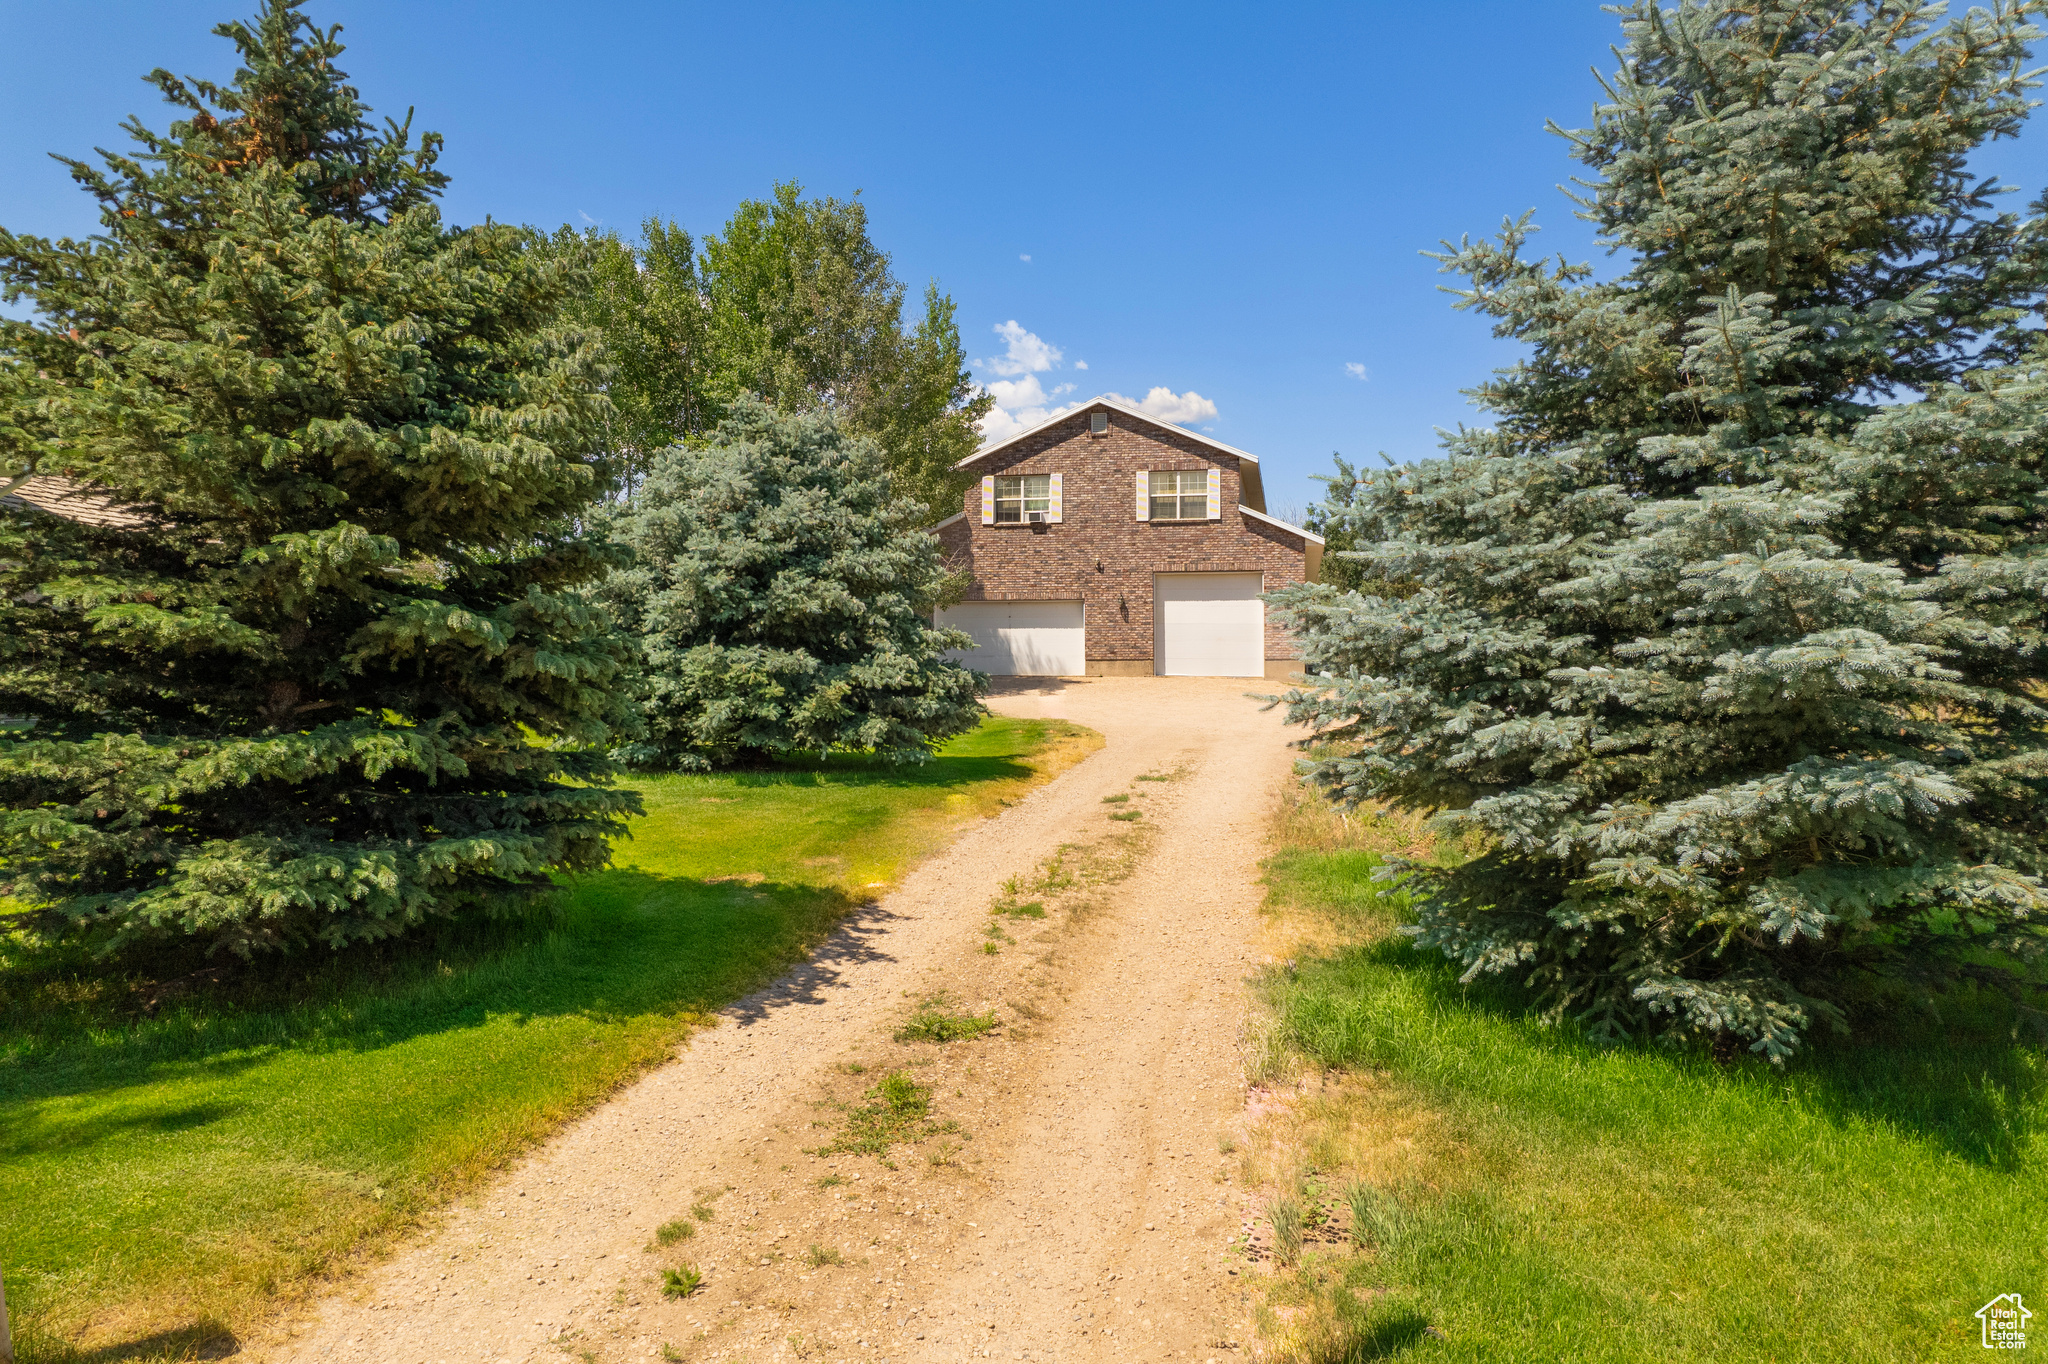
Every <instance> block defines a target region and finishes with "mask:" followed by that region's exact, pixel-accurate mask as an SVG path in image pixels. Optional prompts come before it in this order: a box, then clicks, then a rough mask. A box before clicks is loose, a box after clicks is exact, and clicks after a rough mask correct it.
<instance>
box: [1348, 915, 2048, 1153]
mask: <svg viewBox="0 0 2048 1364" xmlns="http://www.w3.org/2000/svg"><path fill="white" fill-rule="evenodd" d="M1353 952H1354V953H1355V954H1356V958H1357V959H1358V960H1360V961H1362V962H1364V963H1369V964H1370V965H1373V966H1377V967H1380V968H1384V969H1388V970H1392V971H1397V972H1399V973H1401V974H1402V975H1404V976H1406V977H1408V978H1409V979H1411V980H1413V981H1415V982H1416V983H1418V984H1420V985H1421V986H1422V987H1423V989H1424V990H1425V991H1426V993H1427V994H1428V996H1429V999H1430V1002H1431V1005H1432V1006H1433V1007H1434V1008H1437V1009H1441V1010H1445V1011H1456V1010H1464V1011H1469V1012H1474V1013H1478V1014H1481V1015H1484V1016H1486V1017H1489V1018H1492V1019H1494V1020H1496V1021H1498V1022H1502V1023H1506V1024H1509V1025H1511V1026H1512V1027H1514V1028H1515V1030H1516V1032H1517V1034H1518V1037H1519V1039H1520V1041H1521V1043H1522V1044H1523V1045H1526V1046H1529V1047H1531V1048H1534V1049H1538V1050H1541V1051H1547V1052H1550V1053H1552V1054H1553V1055H1556V1056H1558V1057H1559V1058H1560V1059H1588V1060H1590V1059H1593V1058H1597V1057H1603V1056H1610V1055H1613V1054H1615V1053H1616V1052H1620V1053H1623V1054H1627V1055H1632V1056H1634V1057H1637V1058H1639V1059H1641V1060H1645V1061H1649V1062H1651V1063H1653V1064H1655V1065H1656V1066H1657V1067H1659V1068H1661V1069H1668V1071H1669V1073H1670V1078H1671V1080H1672V1081H1674V1082H1676V1083H1680V1084H1688V1085H1694V1086H1703V1087H1704V1086H1708V1085H1716V1084H1727V1085H1735V1086H1742V1087H1748V1088H1752V1089H1754V1090H1755V1091H1756V1093H1757V1095H1758V1096H1759V1097H1763V1098H1768V1099H1769V1100H1770V1101H1772V1102H1782V1101H1784V1099H1785V1098H1786V1097H1787V1095H1788V1093H1790V1094H1792V1095H1796V1096H1797V1097H1798V1099H1799V1101H1800V1102H1801V1103H1802V1104H1803V1106H1804V1107H1806V1108H1807V1109H1808V1111H1810V1112H1813V1113H1815V1114H1817V1115H1819V1116H1821V1117H1823V1118H1824V1119H1826V1120H1827V1121H1829V1122H1831V1123H1833V1124H1836V1125H1838V1126H1844V1127H1847V1126H1856V1125H1864V1124H1880V1125H1884V1126H1888V1127H1891V1128H1893V1129H1895V1130H1897V1131H1898V1132H1900V1133H1901V1134H1903V1135H1907V1136H1910V1137H1913V1138H1917V1139H1919V1140H1923V1141H1927V1142H1931V1143H1933V1144H1935V1145H1936V1146H1938V1147H1940V1148H1941V1149H1942V1150H1944V1151H1946V1152H1948V1153H1949V1154H1950V1155H1953V1156H1955V1157H1956V1158H1958V1159H1960V1160H1963V1161H1966V1162H1968V1163H1969V1164H1972V1165H1976V1166H1979V1167H1982V1168H1986V1169H1992V1170H1998V1171H2004V1172H2011V1171H2016V1170H2018V1169H2020V1168H2022V1166H2023V1164H2024V1158H2025V1154H2026V1152H2027V1151H2028V1149H2030V1147H2031V1145H2032V1144H2033V1142H2034V1141H2035V1140H2036V1139H2037V1136H2038V1134H2039V1133H2040V1132H2041V1131H2042V1129H2043V1127H2044V1122H2048V1058H2044V1056H2043V1054H2042V1051H2041V1049H2040V1048H2039V1047H2035V1046H2031V1045H2028V1044H2026V1043H2023V1042H2018V1041H2015V1040H2014V1037H2013V1033H2012V1018H2011V1010H2010V1006H2009V1005H2008V1004H2006V1003H2005V1001H2004V1000H2003V999H2002V998H2000V997H1997V996H1991V995H1988V994H1987V995H1984V996H1980V997H1975V998H1964V999H1959V1000H1957V1001H1955V1002H1954V1004H1953V1007H1952V1009H1951V1010H1950V1013H1949V1016H1948V1017H1947V1018H1946V1019H1937V1018H1935V1017H1932V1016H1930V1015H1928V1014H1926V1013H1921V1012H1910V1011H1904V1010H1895V1011H1893V1012H1891V1013H1889V1014H1885V1015H1879V1016H1872V1017H1869V1018H1866V1019H1862V1020H1858V1021H1857V1022H1856V1023H1854V1024H1853V1025H1852V1026H1853V1027H1854V1029H1855V1031H1853V1032H1852V1033H1851V1034H1850V1035H1849V1036H1847V1037H1842V1036H1838V1035H1836V1034H1833V1033H1831V1032H1829V1031H1828V1030H1826V1029H1825V1028H1820V1027H1816V1028H1814V1029H1813V1030H1811V1031H1810V1032H1809V1033H1808V1035H1807V1038H1806V1042H1805V1044H1804V1045H1803V1046H1802V1048H1801V1050H1800V1052H1799V1053H1798V1054H1797V1055H1795V1056H1794V1057H1793V1058H1792V1059H1791V1060H1790V1061H1789V1062H1787V1063H1786V1064H1785V1065H1783V1066H1774V1065H1772V1064H1771V1063H1770V1062H1768V1061H1766V1060H1764V1059H1763V1058H1762V1057H1760V1056H1753V1055H1747V1054H1746V1055H1744V1056H1743V1057H1741V1058H1740V1059H1738V1060H1736V1061H1734V1062H1732V1063H1728V1064H1722V1063H1717V1062H1716V1061H1714V1060H1713V1059H1712V1058H1711V1057H1709V1056H1707V1055H1706V1054H1705V1053H1704V1052H1703V1051H1702V1050H1700V1049H1699V1048H1697V1047H1669V1046H1665V1045H1662V1044H1660V1043H1657V1042H1655V1041H1651V1040H1638V1041H1633V1042H1627V1043H1623V1044H1620V1046H1618V1047H1609V1046H1605V1045H1603V1044H1600V1043H1597V1042H1595V1041H1593V1040H1592V1039H1591V1038H1589V1037H1588V1036H1587V1035H1586V1034H1585V1032H1584V1031H1583V1030H1582V1029H1581V1028H1580V1027H1578V1026H1577V1025H1575V1024H1573V1023H1570V1022H1565V1023H1559V1024H1551V1023H1546V1022H1544V1021H1543V1020H1542V1019H1541V1018H1540V1017H1539V1016H1538V1011H1537V1008H1536V1006H1535V1004H1534V1002H1533V1000H1532V999H1531V996H1530V994H1529V992H1528V991H1526V990H1524V989H1522V988H1521V987H1519V986H1518V985H1517V984H1515V983H1512V982H1509V981H1504V980H1484V981H1477V982H1474V983H1473V984H1471V985H1460V984H1459V983H1458V979H1457V971H1456V968H1455V967H1454V966H1452V965H1451V964H1450V963H1448V962H1445V961H1443V960H1441V959H1437V958H1436V957H1435V955H1434V954H1433V953H1425V952H1422V951H1420V950H1418V949H1416V948H1414V947H1412V946H1410V945H1409V944H1408V942H1407V941H1406V940H1405V939H1397V938H1385V939H1381V940H1379V941H1378V942H1375V943H1372V944H1369V945H1367V946H1364V947H1360V948H1357V949H1353ZM1346 955H1351V954H1346ZM1579 1116H1580V1117H1581V1118H1582V1119H1583V1120H1586V1121H1592V1122H1599V1121H1601V1120H1602V1119H1601V1118H1600V1116H1599V1115H1597V1114H1583V1115H1579ZM1615 1121H1616V1122H1618V1123H1622V1124H1626V1123H1627V1122H1628V1121H1630V1119H1628V1118H1627V1117H1626V1116H1623V1115H1615Z"/></svg>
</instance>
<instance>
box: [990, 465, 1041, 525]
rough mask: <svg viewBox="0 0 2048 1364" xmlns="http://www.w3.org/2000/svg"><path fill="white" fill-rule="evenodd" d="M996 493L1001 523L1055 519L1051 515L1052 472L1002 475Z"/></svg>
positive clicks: (997, 482) (999, 521)
mask: <svg viewBox="0 0 2048 1364" xmlns="http://www.w3.org/2000/svg"><path fill="white" fill-rule="evenodd" d="M995 496H996V518H995V523H996V524H997V525H999V526H1014V525H1018V524H1020V523H1022V522H1027V521H1049V520H1051V519H1052V518H1051V517H1050V516H1049V515H1048V514H1047V513H1049V512H1050V511H1051V510H1052V475H1051V474H1011V475H1008V476H1003V475H998V476H997V478H996V495H995Z"/></svg>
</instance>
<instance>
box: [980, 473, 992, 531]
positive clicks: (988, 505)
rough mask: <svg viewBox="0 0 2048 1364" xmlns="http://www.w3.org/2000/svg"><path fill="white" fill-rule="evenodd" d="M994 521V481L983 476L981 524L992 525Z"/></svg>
mask: <svg viewBox="0 0 2048 1364" xmlns="http://www.w3.org/2000/svg"><path fill="white" fill-rule="evenodd" d="M995 523H996V481H995V479H994V478H984V479H983V480H982V481H981V524H982V525H984V526H993V525H994V524H995Z"/></svg>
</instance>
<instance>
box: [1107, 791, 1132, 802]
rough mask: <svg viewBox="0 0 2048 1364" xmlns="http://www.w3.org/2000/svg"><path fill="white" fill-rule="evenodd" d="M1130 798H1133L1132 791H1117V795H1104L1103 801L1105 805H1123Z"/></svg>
mask: <svg viewBox="0 0 2048 1364" xmlns="http://www.w3.org/2000/svg"><path fill="white" fill-rule="evenodd" d="M1130 798H1131V793H1130V792H1128V791H1119V792H1117V793H1116V794H1115V795H1113V796H1104V797H1103V798H1102V803H1103V804H1104V805H1122V804H1123V803H1124V802H1125V801H1127V800H1129V799H1130Z"/></svg>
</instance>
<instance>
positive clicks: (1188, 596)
mask: <svg viewBox="0 0 2048 1364" xmlns="http://www.w3.org/2000/svg"><path fill="white" fill-rule="evenodd" d="M1260 591H1261V575H1260V574H1258V573H1155V574H1154V575H1153V576H1152V640H1153V644H1152V664H1153V666H1152V671H1153V672H1155V673H1158V674H1161V675H1163V676H1170V677H1261V676H1264V674H1265V659H1266V607H1265V603H1264V602H1262V601H1261V600H1260V599H1259V593H1260ZM939 623H940V624H941V625H945V626H950V627H951V628H953V629H956V630H962V631H965V632H966V633H967V634H969V635H971V636H973V638H974V647H973V648H972V649H968V650H963V651H962V652H961V653H959V654H958V655H956V657H958V658H959V660H960V662H962V663H964V664H965V665H967V666H968V667H970V668H976V669H979V670H980V671H982V672H985V673H988V674H990V675H991V676H995V677H1078V676H1080V675H1082V674H1084V673H1086V672H1087V671H1088V642H1087V641H1088V631H1087V609H1086V606H1085V605H1084V604H1083V603H1082V602H1080V601H977V602H962V603H960V604H959V605H958V606H950V607H947V608H946V609H945V610H943V611H941V612H940V613H939Z"/></svg>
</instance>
